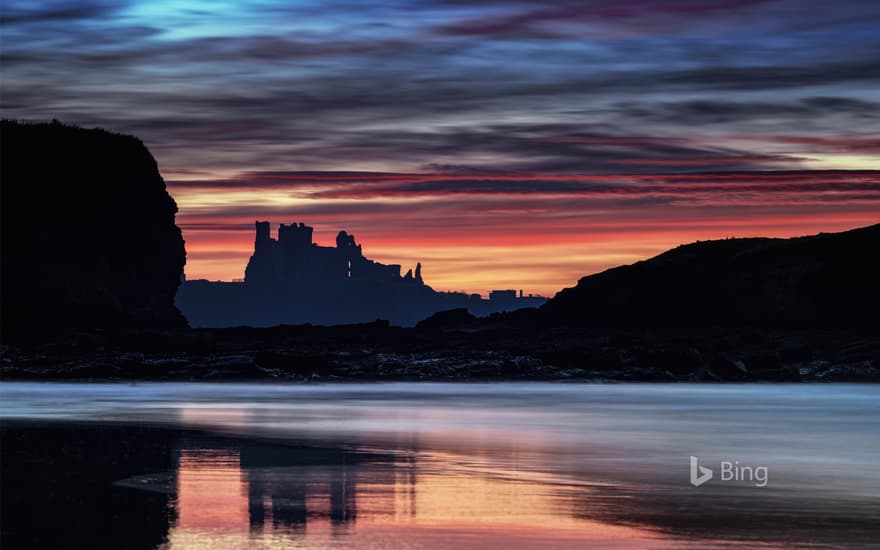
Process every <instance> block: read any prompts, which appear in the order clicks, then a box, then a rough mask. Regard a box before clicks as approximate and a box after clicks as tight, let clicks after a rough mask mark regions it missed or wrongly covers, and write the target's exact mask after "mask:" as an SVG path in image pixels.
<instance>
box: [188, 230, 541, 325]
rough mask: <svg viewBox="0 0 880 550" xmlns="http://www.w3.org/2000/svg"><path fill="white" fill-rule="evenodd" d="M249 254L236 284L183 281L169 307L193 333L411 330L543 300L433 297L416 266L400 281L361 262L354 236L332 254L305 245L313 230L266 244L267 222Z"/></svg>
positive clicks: (512, 295) (391, 270)
mask: <svg viewBox="0 0 880 550" xmlns="http://www.w3.org/2000/svg"><path fill="white" fill-rule="evenodd" d="M255 228H256V236H255V239H254V253H253V255H251V257H250V260H249V261H248V264H247V267H246V268H245V277H244V280H241V281H232V282H225V281H207V280H188V281H184V282H183V284H182V285H181V287H180V289H179V290H178V293H177V299H176V305H177V307H178V308H180V310H181V311H182V312H183V314H184V315H185V316H186V317H187V319H188V321H189V323H190V325H191V326H194V327H228V326H274V325H279V324H302V323H313V324H322V325H336V324H346V323H364V322H371V321H375V320H378V319H382V320H387V321H389V322H391V323H392V324H395V325H401V326H411V325H414V324H416V323H417V322H419V321H421V320H422V319H425V318H426V317H428V316H430V315H431V314H433V313H436V312H438V311H443V310H448V309H455V308H466V309H467V310H468V311H469V312H470V313H472V314H473V315H477V316H483V315H488V314H491V313H495V312H501V311H511V310H514V309H519V308H523V307H537V306H540V305H541V304H543V303H544V302H545V301H546V299H545V298H544V297H541V296H531V295H529V296H523V295H522V294H523V293H522V291H520V292H519V296H517V293H516V291H515V290H493V291H492V292H490V294H489V299H488V300H485V299H483V298H482V297H481V296H480V295H479V294H466V293H463V292H437V291H435V290H434V289H432V288H431V287H430V286H428V285H426V284H425V282H424V280H423V279H422V265H421V263H417V264H416V266H415V268H414V269H409V270H407V272H406V274H404V275H401V274H400V272H401V265H399V264H383V263H380V262H376V261H373V260H370V259H369V258H367V257H365V256H364V254H363V250H362V247H361V245H360V244H358V243H357V241H356V240H355V237H354V235H350V234H348V233H347V232H345V231H340V232H339V234H338V235H337V236H336V246H335V247H328V246H320V245H318V244H316V243H315V242H313V228H312V227H309V226H307V225H305V224H304V223H291V224H289V225H288V224H281V225H280V226H279V227H278V237H277V239H273V238H272V237H271V234H270V224H269V222H267V221H257V222H255Z"/></svg>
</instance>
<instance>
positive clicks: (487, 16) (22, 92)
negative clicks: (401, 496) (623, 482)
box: [0, 0, 880, 295]
mask: <svg viewBox="0 0 880 550" xmlns="http://www.w3.org/2000/svg"><path fill="white" fill-rule="evenodd" d="M0 6H2V7H0V71H2V72H0V94H2V95H0V109H2V114H3V117H4V118H18V119H36V120H46V119H53V118H57V119H59V120H61V121H62V122H66V123H72V124H78V125H81V126H85V127H103V128H105V129H108V130H111V131H115V132H123V133H131V134H134V135H136V136H138V137H139V138H141V139H142V140H143V141H144V143H145V144H146V145H147V146H148V147H149V148H150V150H151V151H152V153H153V154H154V155H155V157H156V159H157V161H158V163H159V168H160V171H161V173H162V175H163V177H164V178H165V180H166V182H167V184H168V187H169V191H170V193H171V194H172V196H174V198H175V199H176V200H177V203H178V206H179V209H180V212H179V214H178V217H177V220H178V224H179V225H180V227H181V228H182V229H183V233H184V238H185V239H186V246H187V254H188V259H187V267H186V273H187V276H188V277H189V278H202V277H205V278H210V279H232V278H236V277H241V276H242V274H243V271H244V266H245V263H246V261H247V258H248V256H249V255H250V251H251V249H252V243H253V222H254V220H257V219H261V220H263V219H265V220H271V221H272V222H274V225H276V226H277V223H279V222H285V223H287V222H292V221H297V222H305V223H307V224H308V225H312V226H314V227H315V238H316V241H317V242H319V243H320V244H325V245H331V244H332V243H333V242H334V237H335V235H336V233H337V232H338V231H339V230H340V229H345V230H347V231H349V232H352V233H354V234H355V236H356V237H357V239H358V242H360V243H362V244H363V248H364V252H365V254H366V255H367V256H368V257H370V258H372V259H376V260H379V261H383V262H386V263H401V264H404V270H405V269H406V268H408V267H411V266H412V265H414V264H415V263H416V262H417V261H421V262H422V264H423V266H424V267H423V274H424V277H425V280H426V282H427V283H428V284H430V285H432V286H433V287H434V288H436V289H438V290H466V291H469V292H480V293H483V294H485V293H486V292H487V291H488V290H489V289H493V288H516V289H520V288H522V289H524V290H525V291H526V293H529V292H534V293H542V294H547V295H552V294H553V293H555V292H556V291H558V290H559V289H560V288H562V287H565V286H571V285H573V284H574V283H575V282H576V281H577V279H578V278H579V277H580V276H582V275H585V274H588V273H593V272H596V271H599V270H602V269H605V268H607V267H610V266H614V265H619V264H622V263H629V262H632V261H634V260H637V259H642V258H645V257H648V256H651V255H654V254H656V253H658V252H660V251H662V250H665V249H667V248H669V247H672V246H675V245H678V244H681V243H685V242H690V241H694V240H697V239H710V238H723V237H731V236H754V235H768V236H792V235H801V234H809V233H816V232H819V231H837V230H842V229H847V228H852V227H856V226H860V225H867V224H870V223H877V222H878V221H880V172H878V171H876V170H878V169H880V32H878V29H880V2H878V1H877V0H864V1H837V2H828V1H827V0H704V1H698V0H656V1H642V2H639V1H633V0H586V1H577V2H570V1H567V0H560V1H557V2H552V3H537V2H520V1H513V0H509V1H501V2H490V1H483V0H468V1H465V0H426V1H412V0H381V1H380V0H351V1H350V0H338V1H326V2H300V1H281V0H262V1H254V2H247V1H228V0H193V1H186V0H148V1H142V2H125V1H115V0H113V1H110V0H89V1H82V2H71V1H55V0H46V1H39V2H37V1H34V0H27V1H17V0H0ZM35 223H38V221H36V222H35Z"/></svg>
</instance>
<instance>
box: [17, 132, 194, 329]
mask: <svg viewBox="0 0 880 550" xmlns="http://www.w3.org/2000/svg"><path fill="white" fill-rule="evenodd" d="M0 144H2V146H0V157H2V161H0V192H2V195H0V205H2V218H0V221H2V234H0V238H2V242H0V251H2V264H0V265H2V275H0V282H2V290H0V297H2V318H0V321H2V328H3V330H4V332H6V331H9V330H15V329H43V328H47V329H48V328H100V327H117V328H118V327H176V326H186V320H185V319H184V317H183V316H182V315H181V314H180V312H179V311H178V310H177V309H176V308H175V307H174V295H175V293H176V292H177V287H178V285H179V284H180V279H181V274H182V272H183V265H184V262H185V259H186V253H185V251H184V243H183V238H182V237H181V233H180V229H178V227H177V226H176V225H175V223H174V216H175V213H176V212H177V205H176V204H175V203H174V200H173V199H172V198H171V196H170V195H169V194H168V193H167V191H166V190H165V182H164V181H163V180H162V177H161V176H160V175H159V170H158V168H157V166H156V161H155V160H154V159H153V157H152V155H150V152H149V151H148V150H147V148H146V147H145V146H144V144H143V143H141V141H140V140H138V139H137V138H134V137H132V136H125V135H119V134H112V133H109V132H106V131H103V130H98V129H94V130H87V129H83V128H76V127H73V126H66V125H63V124H59V123H57V122H53V123H50V124H22V123H18V122H14V121H6V120H4V121H3V122H2V127H0Z"/></svg>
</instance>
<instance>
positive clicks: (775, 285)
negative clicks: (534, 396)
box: [541, 225, 880, 329]
mask: <svg viewBox="0 0 880 550" xmlns="http://www.w3.org/2000/svg"><path fill="white" fill-rule="evenodd" d="M877 281H880V225H873V226H870V227H864V228H860V229H854V230H851V231H846V232H843V233H829V234H820V235H814V236H810V237H800V238H794V239H727V240H721V241H705V242H697V243H693V244H689V245H684V246H680V247H678V248H675V249H673V250H670V251H668V252H665V253H663V254H661V255H659V256H657V257H655V258H651V259H649V260H645V261H642V262H637V263H635V264H632V265H627V266H622V267H617V268H614V269H609V270H608V271H604V272H602V273H599V274H596V275H590V276H588V277H584V278H582V279H581V280H580V281H579V282H578V284H577V286H575V287H574V288H568V289H565V290H563V291H561V292H559V293H558V294H557V295H556V297H554V298H553V299H552V300H550V301H549V302H547V303H546V304H545V305H544V306H543V307H542V308H541V314H542V320H543V322H545V323H549V324H554V325H568V326H594V327H606V328H608V327H612V328H614V327H616V328H654V329H663V328H668V327H679V328H686V327H706V326H719V327H777V328H780V327H786V328H838V327H839V328H853V327H855V328H864V327H877V326H878V324H880V316H878V315H877V311H880V285H878V284H877Z"/></svg>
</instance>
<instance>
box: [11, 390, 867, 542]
mask: <svg viewBox="0 0 880 550" xmlns="http://www.w3.org/2000/svg"><path fill="white" fill-rule="evenodd" d="M878 397H880V391H878V386H874V385H821V386H820V385H815V386H807V385H763V386H762V385H752V386H748V385H703V386H700V385H651V384H638V385H614V386H599V385H575V384H571V385H565V384H543V383H535V384H531V383H527V384H388V385H379V384H376V385H359V384H339V385H327V386H308V385H286V384H139V385H134V386H128V385H116V384H24V383H22V384H18V383H14V384H0V417H2V418H3V419H4V423H3V442H2V443H3V445H2V450H3V460H2V461H0V466H2V468H3V472H2V475H0V482H2V484H3V488H2V491H0V496H2V498H3V503H2V506H0V508H2V509H3V522H2V524H0V526H2V533H3V544H2V545H3V547H4V548H6V547H7V546H8V547H10V548H16V547H59V546H66V545H69V544H70V543H71V541H73V542H74V544H73V545H74V546H79V547H89V546H93V547H98V546H109V547H119V548H122V547H125V548H156V547H160V548H165V549H186V548H290V547H293V548H328V547H329V548H333V547H337V548H350V547H357V548H388V547H390V548H411V547H415V548H487V547H488V548H492V547H494V548H511V547H516V548H525V547H535V546H551V547H565V548H582V547H585V546H598V547H602V548H685V547H693V548H707V547H719V546H726V545H731V546H739V545H742V546H745V547H748V548H754V547H781V548H790V547H806V548H838V547H839V548H851V547H870V545H871V544H874V543H875V542H876V541H877V540H880V523H878V522H877V521H876V519H877V518H878V517H880V461H878V460H877V457H878V456H880V438H878V432H877V426H878V424H880V399H878ZM36 421H39V422H40V424H34V422H36ZM10 422H12V424H10ZM16 423H18V424H16ZM690 455H695V456H699V457H700V460H701V462H703V463H705V464H710V465H711V464H717V462H718V461H719V460H740V461H742V462H743V463H747V464H755V465H762V466H767V467H768V469H769V478H770V479H769V483H768V485H767V487H764V488H756V487H754V485H753V484H750V483H746V482H720V481H719V480H718V479H717V477H716V479H715V480H713V481H712V482H710V483H708V484H706V485H704V486H702V487H700V488H695V487H692V486H691V485H690V484H689V483H688V466H689V460H688V459H689V456H690ZM716 476H717V473H716ZM107 518H112V521H107ZM46 523H50V524H52V525H53V529H51V530H49V529H44V528H43V526H44V525H45V524H46ZM33 541H37V543H36V544H27V543H31V542H33Z"/></svg>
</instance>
